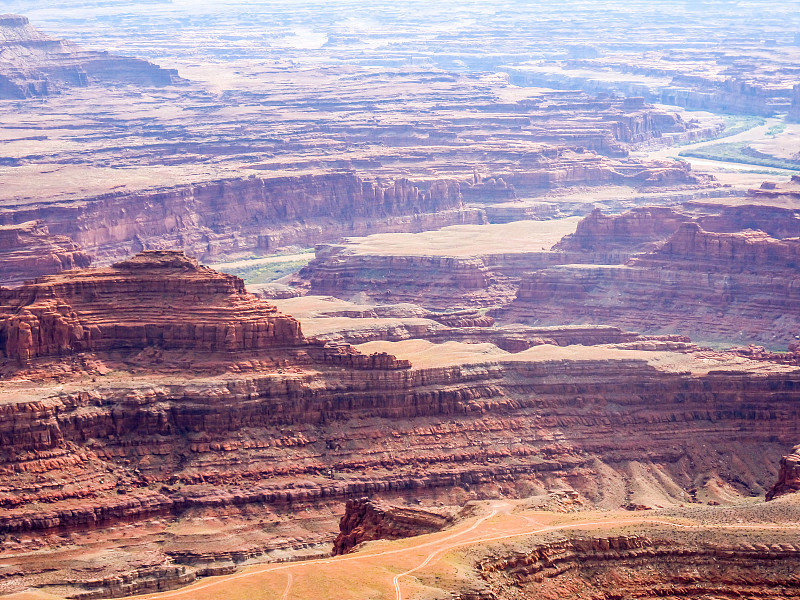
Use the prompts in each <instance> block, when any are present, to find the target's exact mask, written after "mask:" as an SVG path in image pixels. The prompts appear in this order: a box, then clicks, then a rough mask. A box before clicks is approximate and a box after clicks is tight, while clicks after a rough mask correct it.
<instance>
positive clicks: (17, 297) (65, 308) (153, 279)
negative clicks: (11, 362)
mask: <svg viewBox="0 0 800 600" xmlns="http://www.w3.org/2000/svg"><path fill="white" fill-rule="evenodd" d="M0 318H2V321H0V343H2V349H3V353H4V354H5V356H6V357H8V358H11V359H18V360H22V361H25V360H28V359H30V358H33V357H37V356H47V355H53V354H60V353H65V352H72V351H81V350H92V351H109V350H119V349H136V348H145V347H147V346H158V347H162V348H187V349H195V350H198V351H211V352H219V351H233V350H252V349H263V348H270V347H275V346H292V345H297V344H300V343H302V342H303V335H302V333H301V332H300V324H299V323H298V322H297V321H296V320H295V319H293V318H292V317H289V316H285V315H282V314H280V313H278V311H277V309H276V308H275V307H274V306H272V305H271V304H269V303H267V302H266V301H264V300H259V299H257V298H256V297H254V296H252V295H250V294H247V293H246V292H245V289H244V283H243V282H242V280H241V279H239V278H238V277H234V276H232V275H226V274H223V273H217V272H215V271H213V270H211V269H208V268H206V267H202V266H200V265H199V264H198V263H197V261H196V260H194V259H190V258H188V257H186V256H185V255H184V254H183V253H180V252H174V251H151V252H143V253H141V254H139V255H137V256H135V257H134V258H132V259H130V260H126V261H124V262H121V263H117V264H116V265H114V266H113V267H110V268H102V269H91V270H85V271H69V272H66V273H64V274H63V275H57V276H49V277H43V278H41V279H38V280H37V281H35V282H34V283H31V284H28V285H25V286H23V287H21V288H18V289H16V290H3V291H2V293H1V294H0Z"/></svg>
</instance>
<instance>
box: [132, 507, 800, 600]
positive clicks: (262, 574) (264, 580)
mask: <svg viewBox="0 0 800 600" xmlns="http://www.w3.org/2000/svg"><path fill="white" fill-rule="evenodd" d="M512 507H513V505H512V504H510V503H505V502H494V503H491V504H490V505H489V509H490V511H489V512H488V513H487V514H485V515H483V516H481V517H479V518H476V519H474V520H470V521H466V522H464V523H462V524H461V525H460V526H457V527H456V528H455V529H454V530H450V531H449V532H442V533H439V534H431V535H426V536H420V537H418V538H411V539H406V540H402V544H403V547H400V548H395V549H392V550H384V551H380V552H369V551H366V552H358V553H354V554H349V555H346V556H337V557H332V558H326V559H318V560H311V561H305V562H293V563H282V564H278V565H276V564H268V565H263V566H256V567H252V568H250V569H248V570H246V571H243V572H241V573H238V574H235V575H229V576H222V577H216V578H211V579H208V580H205V581H203V582H201V583H198V584H195V585H191V586H188V587H186V588H183V589H179V590H175V591H171V592H164V593H159V594H148V595H145V596H136V598H137V599H138V600H164V599H167V598H170V599H171V598H181V599H186V600H201V599H204V598H213V599H215V600H216V599H220V600H222V599H225V598H242V597H247V598H248V599H249V600H261V599H263V600H273V599H275V600H277V599H278V598H280V600H288V599H289V598H290V597H293V598H296V599H297V600H304V599H305V597H306V596H303V595H302V592H298V593H296V594H294V595H292V590H293V585H294V584H295V582H296V581H302V575H303V574H302V573H297V571H298V570H306V571H308V570H309V569H310V570H311V571H310V572H311V573H317V574H318V573H319V572H320V570H321V569H322V568H323V567H326V566H328V565H338V564H342V563H355V564H354V565H348V566H347V567H345V568H344V569H343V570H342V572H343V573H347V574H352V573H353V572H358V571H359V570H363V569H366V568H367V566H368V563H373V562H374V561H375V559H380V558H382V557H391V556H396V560H397V562H399V563H404V564H406V565H407V564H408V563H409V561H412V562H411V564H413V565H414V566H412V567H411V568H408V569H406V570H405V571H403V572H401V573H397V574H395V575H394V576H393V577H392V580H391V588H388V583H389V582H388V580H387V581H386V584H387V592H389V590H390V589H393V592H394V598H395V600H403V592H402V587H401V584H402V579H403V578H404V577H407V576H409V575H411V574H413V573H416V572H418V571H421V570H423V569H425V568H426V567H428V566H430V565H431V564H435V563H436V562H437V561H438V560H439V559H441V558H442V557H443V556H444V555H445V554H446V553H448V552H449V551H451V550H455V549H457V548H461V547H465V546H470V545H474V544H480V543H491V542H498V541H502V540H508V539H512V538H516V537H521V536H526V535H532V534H537V533H546V532H551V531H560V530H568V529H585V528H604V527H605V528H611V527H618V526H622V525H641V524H651V525H661V526H666V527H674V528H680V529H706V528H707V526H705V525H694V524H685V523H676V522H673V521H667V520H663V519H656V518H647V517H638V518H624V519H619V518H614V517H609V518H607V519H604V520H596V521H588V520H587V521H575V522H571V523H566V524H561V525H545V524H543V523H540V522H539V521H537V520H535V519H533V518H531V517H528V516H524V515H520V516H519V518H518V519H516V520H515V521H514V522H513V523H514V525H513V526H510V525H509V524H507V523H504V524H497V523H495V524H493V523H491V522H490V521H491V520H492V519H493V518H494V517H496V516H498V515H508V514H509V513H510V510H511V508H512ZM594 518H597V517H596V515H595V516H594ZM520 525H521V526H520ZM714 528H715V529H752V530H763V529H774V530H781V529H789V530H795V529H796V528H797V525H796V524H790V525H771V524H746V523H745V524H729V525H716V526H715V527H714ZM475 533H477V535H475ZM470 534H473V535H470ZM425 550H429V551H428V552H427V553H425V554H420V551H425ZM417 560H419V562H416V561H417ZM379 562H381V564H382V565H383V566H384V567H386V568H387V569H389V570H391V569H392V566H393V564H396V563H394V561H379ZM358 563H362V564H361V565H359V564H358ZM276 572H285V573H286V575H287V580H286V584H285V587H284V588H283V592H282V593H277V594H276V593H274V592H273V593H270V591H269V590H270V589H272V588H268V587H266V586H267V585H268V584H274V582H270V581H269V579H270V577H271V575H272V574H275V573H276ZM305 574H306V576H308V575H309V573H308V572H307V573H305ZM331 576H332V577H333V576H335V573H332V574H331ZM298 578H299V579H298ZM242 580H247V585H248V588H250V589H249V591H248V595H246V596H242V594H241V592H237V591H236V588H237V586H236V582H241V581H242ZM254 586H257V587H258V588H259V590H258V592H257V593H258V594H259V595H257V596H253V595H252V593H253V590H252V588H253V587H254ZM278 589H280V588H278ZM212 590H213V591H212ZM335 590H336V585H335V583H334V591H335ZM204 591H208V592H209V593H201V592H204ZM389 593H391V592H389ZM316 597H317V598H319V599H320V600H323V599H324V598H325V597H326V596H324V595H323V594H320V595H318V596H316ZM330 597H337V596H330ZM389 597H390V596H387V598H389Z"/></svg>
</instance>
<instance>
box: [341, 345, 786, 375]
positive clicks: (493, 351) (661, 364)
mask: <svg viewBox="0 0 800 600" xmlns="http://www.w3.org/2000/svg"><path fill="white" fill-rule="evenodd" d="M356 347H357V348H358V349H359V350H360V351H361V352H364V353H365V354H369V353H373V352H387V353H389V354H393V355H394V356H397V357H398V358H403V359H407V360H410V361H411V364H412V365H413V367H414V368H418V369H423V368H433V367H442V366H452V365H466V364H480V363H486V362H504V363H515V362H520V363H521V362H551V361H619V360H642V361H646V362H647V363H648V364H650V365H651V366H652V367H654V368H656V369H659V370H661V371H667V372H674V373H696V374H704V373H708V372H709V371H718V370H729V371H747V372H749V373H753V372H782V371H786V372H788V371H793V370H794V368H792V367H788V366H783V365H775V364H770V363H762V362H758V361H751V360H748V359H746V358H742V357H737V356H732V355H720V354H715V353H710V352H709V353H699V354H684V353H680V352H664V351H652V352H651V351H644V350H628V349H625V348H624V345H598V346H578V345H575V346H552V345H549V344H544V345H541V346H534V347H532V348H529V349H527V350H524V351H523V352H517V353H515V354H512V353H510V352H506V351H505V350H502V349H500V348H498V347H497V346H495V345H494V344H488V343H484V344H468V343H464V342H445V343H443V344H435V343H433V342H429V341H427V340H403V341H399V342H384V341H376V342H367V343H365V344H360V345H358V346H356Z"/></svg>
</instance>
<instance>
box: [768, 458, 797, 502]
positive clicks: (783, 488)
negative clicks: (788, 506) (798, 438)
mask: <svg viewBox="0 0 800 600" xmlns="http://www.w3.org/2000/svg"><path fill="white" fill-rule="evenodd" d="M797 491H800V445H797V446H795V447H794V448H792V451H791V453H789V454H787V455H786V456H784V457H783V458H781V468H780V471H779V472H778V481H777V482H776V483H775V485H774V486H772V489H770V490H769V491H768V492H767V500H772V499H774V498H777V497H779V496H783V495H784V494H791V493H792V492H797Z"/></svg>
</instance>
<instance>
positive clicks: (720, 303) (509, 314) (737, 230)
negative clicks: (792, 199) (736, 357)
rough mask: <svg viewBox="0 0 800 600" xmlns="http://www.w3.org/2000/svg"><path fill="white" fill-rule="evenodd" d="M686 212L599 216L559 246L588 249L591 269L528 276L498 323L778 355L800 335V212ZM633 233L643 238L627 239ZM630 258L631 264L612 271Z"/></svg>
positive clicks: (555, 269) (559, 268) (751, 208)
mask: <svg viewBox="0 0 800 600" xmlns="http://www.w3.org/2000/svg"><path fill="white" fill-rule="evenodd" d="M762 191H764V190H759V192H762ZM764 192H765V193H778V191H775V192H770V190H766V191H764ZM780 193H783V194H785V193H787V192H786V190H781V191H780ZM754 195H755V194H754ZM687 208H692V209H693V210H694V213H692V212H689V211H687V212H686V213H678V212H676V211H674V210H672V209H655V210H634V211H631V212H630V213H627V214H624V215H620V216H617V217H603V216H602V215H600V214H599V213H593V214H592V215H591V216H590V217H588V218H587V219H586V220H585V221H584V222H583V223H582V224H581V225H580V226H579V227H578V233H576V234H575V235H573V236H568V237H566V238H564V240H562V242H561V243H560V244H559V245H558V247H561V248H570V249H573V248H575V249H581V248H585V249H587V250H591V251H592V252H593V253H594V256H593V257H589V260H586V259H584V260H585V262H587V263H592V264H562V265H556V266H552V267H547V268H544V269H539V270H535V271H532V272H530V273H528V274H526V275H523V277H522V279H521V282H520V285H519V291H518V292H517V296H516V298H515V300H514V301H513V302H512V303H511V305H509V306H508V307H507V308H505V309H501V310H500V311H499V312H498V315H496V316H500V317H501V320H504V319H509V320H516V321H518V322H519V321H520V320H521V322H528V323H535V324H537V325H546V324H557V323H564V322H568V323H595V324H610V325H616V326H619V327H624V328H630V329H634V330H637V331H643V332H650V333H678V334H682V335H688V336H690V337H692V338H693V339H700V340H722V339H724V340H726V341H729V342H746V343H750V342H761V343H766V344H771V345H773V347H779V346H784V347H785V346H786V345H787V344H789V343H791V342H794V341H795V336H796V335H797V332H798V331H800V320H798V319H797V318H796V316H795V315H797V314H800V312H798V311H800V296H798V282H800V272H799V271H798V265H799V264H800V237H797V235H798V233H800V231H798V227H799V226H798V219H797V211H796V210H794V209H793V208H783V207H758V206H756V205H742V206H731V207H725V208H723V209H721V210H720V209H716V210H715V211H709V212H710V214H708V213H706V214H702V213H699V214H698V213H697V209H698V206H693V207H692V206H691V205H687ZM701 208H702V207H701ZM706 210H708V209H707V208H706ZM644 217H646V218H644ZM631 226H635V228H636V230H637V231H638V232H641V233H636V234H631V232H630V228H631ZM704 227H708V228H709V229H712V228H713V230H706V229H704ZM751 228H759V229H758V230H753V229H751ZM762 228H763V230H762ZM670 231H673V233H671V235H670V234H669V232H670ZM767 232H769V233H767ZM667 236H668V237H667ZM773 236H778V237H773ZM658 238H662V239H661V240H660V241H659V239H658ZM642 242H646V243H642ZM635 250H638V253H637V252H632V251H635ZM626 251H627V252H628V255H629V256H631V258H629V259H628V260H627V261H626V262H625V263H624V264H613V263H614V262H615V261H614V259H615V258H618V257H620V256H622V257H624V256H625V252H626ZM776 324H779V325H777V326H776Z"/></svg>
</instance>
